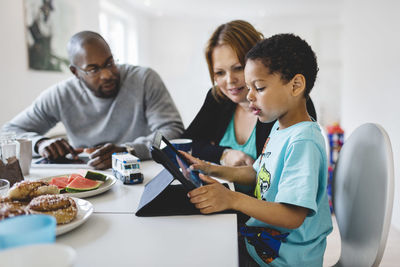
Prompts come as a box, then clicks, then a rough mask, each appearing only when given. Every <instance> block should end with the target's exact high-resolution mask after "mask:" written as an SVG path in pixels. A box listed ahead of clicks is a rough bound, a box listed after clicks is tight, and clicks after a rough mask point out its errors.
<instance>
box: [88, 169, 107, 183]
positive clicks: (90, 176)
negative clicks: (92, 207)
mask: <svg viewBox="0 0 400 267" xmlns="http://www.w3.org/2000/svg"><path fill="white" fill-rule="evenodd" d="M85 178H87V179H90V180H95V181H103V182H104V181H105V180H106V179H107V175H104V174H102V173H98V172H92V171H87V172H86V175H85Z"/></svg>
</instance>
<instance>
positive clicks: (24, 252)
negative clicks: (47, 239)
mask: <svg viewBox="0 0 400 267" xmlns="http://www.w3.org/2000/svg"><path fill="white" fill-rule="evenodd" d="M0 259H1V266H8V267H25V266H30V267H53V266H58V267H72V266H73V264H74V263H75V261H76V252H75V250H74V249H73V248H71V247H70V246H66V245H61V244H36V245H29V246H22V247H16V248H11V249H7V250H4V251H1V252H0Z"/></svg>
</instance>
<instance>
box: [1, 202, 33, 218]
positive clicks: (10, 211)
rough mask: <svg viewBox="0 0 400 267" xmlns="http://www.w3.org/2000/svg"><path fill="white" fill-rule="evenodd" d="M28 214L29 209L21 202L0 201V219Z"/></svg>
mask: <svg viewBox="0 0 400 267" xmlns="http://www.w3.org/2000/svg"><path fill="white" fill-rule="evenodd" d="M26 214H29V211H28V210H27V209H25V208H24V206H23V205H21V204H15V203H14V202H1V203H0V221H1V220H4V219H6V218H12V217H15V216H20V215H26Z"/></svg>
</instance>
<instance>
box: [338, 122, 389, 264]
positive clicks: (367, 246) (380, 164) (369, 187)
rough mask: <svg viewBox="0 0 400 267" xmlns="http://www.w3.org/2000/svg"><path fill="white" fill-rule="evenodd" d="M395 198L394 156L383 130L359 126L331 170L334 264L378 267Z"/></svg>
mask: <svg viewBox="0 0 400 267" xmlns="http://www.w3.org/2000/svg"><path fill="white" fill-rule="evenodd" d="M393 195H394V170H393V153H392V146H391V143H390V139H389V136H388V135H387V133H386V132H385V130H384V129H383V128H382V127H381V126H379V125H377V124H373V123H367V124H363V125H361V126H360V127H358V128H357V129H356V130H355V131H354V132H353V133H352V134H351V136H350V137H349V138H348V139H347V140H346V141H345V143H344V145H343V147H342V149H341V151H340V154H339V158H338V161H337V163H336V166H335V172H334V178H333V207H334V212H335V215H336V220H337V223H338V227H339V232H340V237H341V253H340V259H339V261H338V263H337V264H336V266H351V267H357V266H362V267H365V266H378V265H379V263H380V261H381V260H382V256H383V252H384V250H385V246H386V240H387V235H388V232H389V228H390V224H391V217H392V206H393Z"/></svg>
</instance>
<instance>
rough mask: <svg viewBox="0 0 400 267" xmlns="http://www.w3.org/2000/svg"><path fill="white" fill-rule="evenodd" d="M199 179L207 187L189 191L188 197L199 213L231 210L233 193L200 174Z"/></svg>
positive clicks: (233, 199) (233, 198)
mask: <svg viewBox="0 0 400 267" xmlns="http://www.w3.org/2000/svg"><path fill="white" fill-rule="evenodd" d="M200 178H201V180H203V181H205V182H206V183H207V185H205V186H201V187H199V188H196V189H194V190H192V191H190V192H189V193H188V197H189V198H190V202H192V203H193V204H195V206H196V208H198V209H199V210H200V212H201V213H204V214H208V213H213V212H218V211H223V210H227V209H232V208H233V206H234V201H235V197H234V196H235V192H233V191H231V190H229V189H228V188H226V187H225V186H223V185H222V184H220V183H219V182H218V181H216V180H214V179H212V178H211V177H209V176H206V175H203V174H200Z"/></svg>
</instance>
